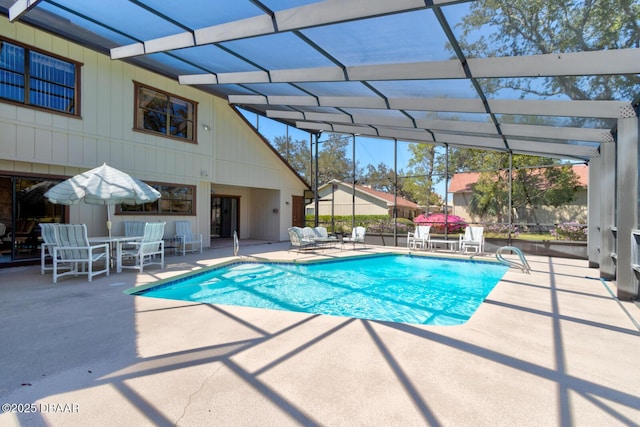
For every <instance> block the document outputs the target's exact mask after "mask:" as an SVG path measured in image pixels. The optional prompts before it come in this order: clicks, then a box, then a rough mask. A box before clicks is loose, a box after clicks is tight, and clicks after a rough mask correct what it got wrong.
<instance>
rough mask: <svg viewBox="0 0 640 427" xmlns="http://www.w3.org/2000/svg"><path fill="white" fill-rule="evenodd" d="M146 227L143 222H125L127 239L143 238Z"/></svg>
mask: <svg viewBox="0 0 640 427" xmlns="http://www.w3.org/2000/svg"><path fill="white" fill-rule="evenodd" d="M144 225H145V223H144V222H142V221H125V222H124V235H125V236H127V237H133V236H142V235H143V234H144Z"/></svg>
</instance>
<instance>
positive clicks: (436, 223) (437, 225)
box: [416, 213, 467, 234]
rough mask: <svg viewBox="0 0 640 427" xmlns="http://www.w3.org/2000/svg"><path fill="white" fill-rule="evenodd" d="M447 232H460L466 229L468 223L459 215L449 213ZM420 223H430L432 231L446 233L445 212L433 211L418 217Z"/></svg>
mask: <svg viewBox="0 0 640 427" xmlns="http://www.w3.org/2000/svg"><path fill="white" fill-rule="evenodd" d="M416 219H418V218H416ZM446 219H447V221H446V223H447V233H459V232H462V231H463V230H464V228H465V227H466V226H467V223H466V222H465V221H464V219H462V218H461V217H459V216H457V215H447V216H446ZM418 221H419V223H420V224H425V225H430V226H431V233H436V234H437V233H444V225H445V215H444V214H443V213H433V214H431V215H428V216H427V217H424V218H422V219H418Z"/></svg>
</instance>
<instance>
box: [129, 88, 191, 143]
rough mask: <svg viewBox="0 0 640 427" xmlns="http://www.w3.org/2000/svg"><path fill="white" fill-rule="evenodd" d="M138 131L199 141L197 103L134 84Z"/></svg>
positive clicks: (136, 126)
mask: <svg viewBox="0 0 640 427" xmlns="http://www.w3.org/2000/svg"><path fill="white" fill-rule="evenodd" d="M134 85H135V91H136V97H135V98H136V117H135V128H136V129H137V130H142V131H147V132H153V133H160V134H162V135H165V136H169V137H173V138H181V139H185V140H187V141H192V142H195V141H196V135H195V126H194V123H195V120H196V110H197V103H195V102H192V101H188V100H186V99H183V98H179V97H177V96H174V95H171V94H168V93H165V92H162V91H159V90H156V89H152V88H149V87H146V86H142V85H141V84H139V83H134Z"/></svg>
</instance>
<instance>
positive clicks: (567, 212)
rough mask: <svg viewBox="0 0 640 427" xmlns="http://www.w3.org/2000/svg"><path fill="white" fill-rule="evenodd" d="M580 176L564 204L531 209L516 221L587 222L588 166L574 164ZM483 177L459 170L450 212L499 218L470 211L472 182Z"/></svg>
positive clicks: (451, 187) (451, 190)
mask: <svg viewBox="0 0 640 427" xmlns="http://www.w3.org/2000/svg"><path fill="white" fill-rule="evenodd" d="M572 169H573V172H574V173H575V174H576V176H577V178H578V183H579V185H580V188H579V189H578V191H577V193H576V194H575V196H574V200H573V201H571V202H570V203H567V204H565V205H563V206H559V207H557V208H556V207H553V206H541V207H537V208H534V209H530V210H529V212H527V217H526V218H514V222H515V223H534V224H559V223H563V222H579V223H583V224H584V223H586V222H587V210H588V207H587V190H588V186H589V167H588V166H587V165H574V166H572ZM479 179H480V173H478V172H466V173H456V174H454V175H453V177H452V178H451V182H450V184H449V193H451V194H452V196H453V197H452V207H451V209H450V212H451V213H452V214H454V215H458V216H460V217H462V218H464V219H465V220H466V221H469V222H496V221H497V219H496V218H479V217H477V216H474V215H472V214H471V213H470V212H469V203H470V201H471V196H472V195H473V186H474V184H475V183H476V182H478V180H479Z"/></svg>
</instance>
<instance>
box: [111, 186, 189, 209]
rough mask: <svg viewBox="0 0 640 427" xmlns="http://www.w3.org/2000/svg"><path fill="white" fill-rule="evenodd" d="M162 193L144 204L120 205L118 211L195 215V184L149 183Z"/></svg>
mask: <svg viewBox="0 0 640 427" xmlns="http://www.w3.org/2000/svg"><path fill="white" fill-rule="evenodd" d="M149 185H151V186H152V187H153V188H155V189H156V190H158V191H159V192H160V194H162V197H160V198H159V199H158V200H156V201H155V202H152V203H145V204H144V205H120V207H119V209H117V213H120V214H128V213H130V214H145V215H195V212H196V209H195V205H196V196H195V194H196V187H195V186H193V185H183V186H177V185H171V184H151V183H150V184H149Z"/></svg>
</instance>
